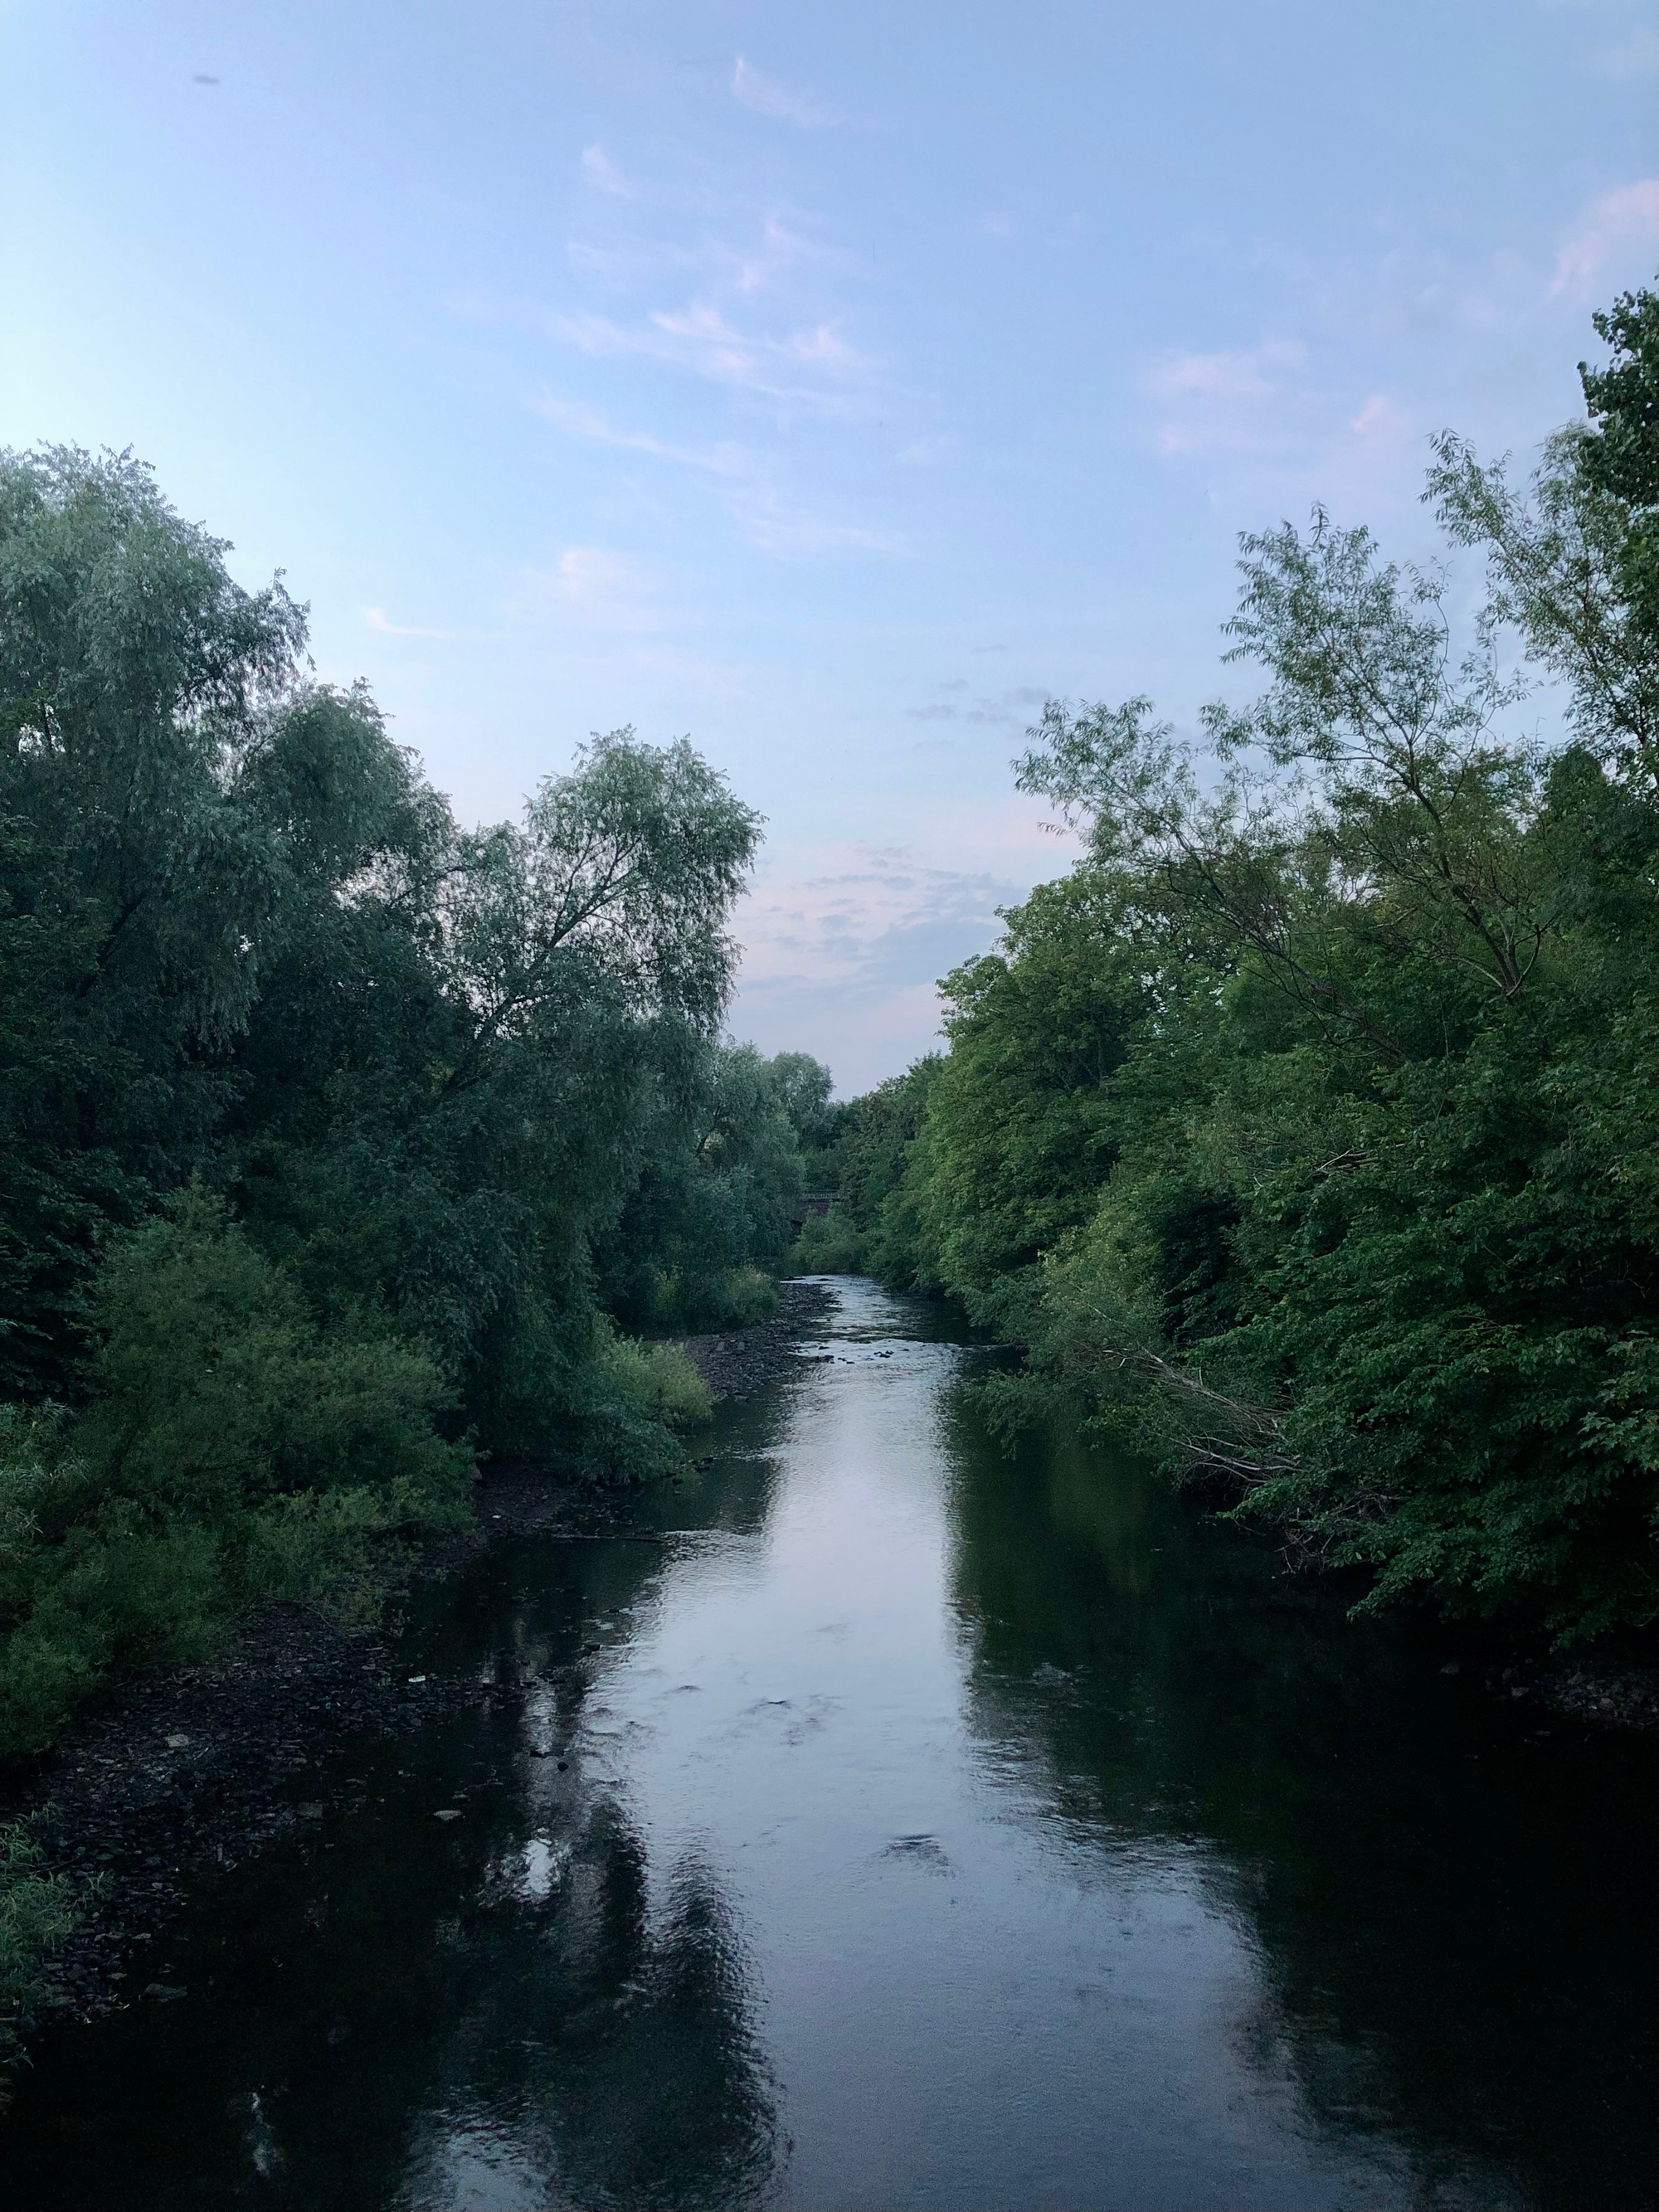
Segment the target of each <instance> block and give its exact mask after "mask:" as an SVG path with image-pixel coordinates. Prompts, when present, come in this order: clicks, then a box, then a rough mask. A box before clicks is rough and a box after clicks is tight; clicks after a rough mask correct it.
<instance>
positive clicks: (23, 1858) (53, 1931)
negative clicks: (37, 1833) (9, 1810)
mask: <svg viewBox="0 0 1659 2212" xmlns="http://www.w3.org/2000/svg"><path fill="white" fill-rule="evenodd" d="M40 1818H41V1815H40V1814H33V1816H31V1818H29V1819H27V1820H11V1821H8V1822H7V1823H6V1824H5V1825H4V1826H0V2054H3V2051H4V2047H5V2042H6V2039H7V2038H8V2037H9V2032H10V2027H11V2022H12V2021H15V2018H16V2016H17V2015H19V2014H20V2013H21V2014H25V2015H27V2012H28V2011H29V2009H30V2008H31V2007H32V2006H33V2005H35V2004H38V2003H39V2002H40V1998H41V1997H42V1996H44V1995H45V1993H46V1982H45V1977H44V1974H43V1972H42V1969H43V1967H44V1966H45V1964H46V1960H47V1959H48V1958H49V1957H50V1956H51V1954H52V1952H53V1951H54V1950H55V1949H56V1948H57V1947H58V1944H59V1943H61V1942H62V1941H63V1940H64V1936H66V1935H67V1934H68V1933H69V1930H70V1925H71V1922H72V1919H73V1915H72V1913H71V1911H70V1883H69V1881H68V1879H67V1877H66V1876H64V1875H60V1874H46V1873H45V1872H43V1871H42V1864H43V1861H44V1857H45V1854H44V1853H43V1852H42V1850H41V1848H40V1844H39V1843H38V1842H37V1841H36V1839H35V1837H34V1835H33V1832H32V1831H33V1828H34V1827H35V1826H37V1825H38V1823H39V1821H40Z"/></svg>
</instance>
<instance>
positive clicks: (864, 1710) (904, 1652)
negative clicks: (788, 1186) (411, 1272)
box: [407, 1287, 1507, 2208]
mask: <svg viewBox="0 0 1659 2212" xmlns="http://www.w3.org/2000/svg"><path fill="white" fill-rule="evenodd" d="M843 1295H844V1297H845V1298H846V1302H847V1303H846V1307H845V1309H844V1312H843V1317H842V1329H843V1330H844V1331H845V1332H846V1333H845V1334H838V1335H837V1336H836V1338H833V1339H829V1340H826V1346H825V1347H824V1348H827V1349H829V1350H830V1351H832V1352H833V1354H834V1357H833V1358H831V1359H830V1360H829V1361H825V1362H823V1363H822V1364H817V1365H815V1366H814V1367H812V1368H811V1370H809V1372H808V1373H807V1374H806V1375H805V1376H803V1378H802V1379H801V1382H800V1383H799V1385H798V1389H797V1395H796V1398H795V1401H794V1405H793V1412H792V1415H791V1418H790V1419H789V1420H788V1423H787V1428H786V1429H785V1431H784V1432H783V1433H782V1435H781V1437H780V1438H779V1439H778V1442H777V1444H776V1464H777V1469H778V1479H777V1480H776V1483H775V1487H774V1489H773V1492H772V1495H771V1499H770V1505H769V1511H768V1512H767V1514H766V1516H765V1519H764V1522H763V1526H762V1527H761V1528H760V1529H758V1530H757V1532H755V1533H754V1534H750V1535H748V1536H744V1535H741V1534H739V1535H732V1534H720V1535H711V1536H708V1537H688V1538H686V1539H683V1540H680V1541H677V1542H676V1543H674V1544H673V1545H672V1546H671V1550H670V1553H669V1555H668V1557H667V1558H666V1559H665V1562H664V1565H663V1568H662V1571H661V1572H660V1574H659V1576H658V1577H655V1579H654V1580H653V1583H651V1584H650V1585H649V1586H648V1589H647V1590H646V1591H642V1592H641V1595H640V1598H639V1599H638V1601H636V1605H635V1612H634V1613H633V1614H632V1616H631V1620H630V1621H629V1623H626V1624H624V1623H623V1622H621V1621H619V1620H614V1619H613V1626H615V1627H617V1628H623V1627H624V1626H626V1627H629V1628H631V1638H630V1640H629V1641H627V1642H625V1643H624V1642H619V1643H618V1644H617V1646H616V1647H615V1648H614V1650H613V1652H612V1654H611V1656H610V1658H609V1660H608V1662H607V1663H606V1665H605V1670H604V1672H603V1673H602V1674H600V1675H599V1679H598V1680H597V1681H596V1682H595V1685H594V1688H593V1691H592V1694H591V1696H590V1698H589V1699H588V1701H587V1703H586V1707H585V1709H584V1711H583V1714H582V1717H581V1722H580V1729H579V1733H578V1735H577V1736H576V1738H575V1747H574V1748H575V1751H576V1753H577V1755H578V1758H579V1760H580V1766H581V1768H582V1769H583V1770H584V1778H585V1781H586V1784H587V1786H589V1787H594V1786H598V1787H599V1788H601V1789H603V1790H605V1791H606V1792H608V1793H609V1794H611V1796H614V1799H615V1801H616V1802H617V1807H618V1810H619V1812H620V1813H621V1814H622V1817H623V1820H625V1821H626V1823H627V1825H628V1826H629V1829H630V1830H631V1831H632V1832H633V1833H634V1834H635V1836H637V1838H639V1839H640V1843H641V1849H642V1852H643V1857H644V1880H645V1883H646V1887H647V1897H648V1899H649V1905H648V1908H647V1917H648V1919H649V1921H650V1923H651V1924H652V1925H653V1927H657V1928H662V1927H665V1926H666V1924H667V1923H668V1922H669V1921H670V1920H671V1917H672V1913H673V1910H674V1898H673V1887H674V1882H675V1879H676V1869H680V1868H683V1867H684V1865H685V1864H686V1863H688V1861H689V1860H691V1859H695V1861H696V1863H698V1864H699V1865H700V1866H701V1867H702V1869H705V1870H706V1875H707V1879H708V1881H709V1883H710V1884H711V1885H712V1886H713V1887H714V1888H716V1889H717V1890H718V1891H719V1893H720V1897H721V1899H723V1901H724V1907H725V1909H726V1911H728V1912H729V1914H730V1916H731V1920H732V1942H734V1944H736V1945H737V1946H738V1948H740V1950H741V1954H742V1960H741V1964H742V1972H743V1978H744V1984H745V1987H744V1992H743V1996H742V2002H743V2003H744V2005H745V2006H747V2007H749V2008H753V2015H754V2026H755V2027H756V2029H757V2033H758V2035H759V2039H760V2041H761V2044H762V2045H763V2049H764V2054H765V2062H764V2063H765V2071H766V2073H767V2074H768V2075H769V2076H770V2078H771V2080H772V2081H773V2082H775V2085H776V2091H775V2094H776V2099H777V2109H778V2118H779V2124H780V2128H781V2134H782V2136H784V2137H785V2138H787V2144H788V2148H787V2153H786V2154H784V2155H783V2156H782V2158H781V2162H780V2166H779V2167H777V2168H775V2169H774V2172H773V2174H772V2176H771V2180H770V2186H769V2188H768V2189H767V2191H766V2194H767V2196H768V2197H769V2198H774V2197H775V2201H776V2202H778V2203H780V2204H781V2205H784V2206H796V2205H799V2206H802V2207H806V2208H823V2207H828V2206H837V2207H852V2206H866V2205H868V2206H876V2205H905V2206H918V2207H920V2206H934V2205H937V2206H940V2207H957V2208H961V2207H965V2206H971V2205H1015V2204H1022V2205H1024V2204H1030V2205H1042V2204H1055V2205H1060V2204H1071V2205H1088V2206H1105V2205H1135V2206H1144V2207H1151V2206H1157V2205H1170V2206H1193V2205H1196V2204H1200V2203H1225V2204H1228V2205H1231V2206H1240V2207H1243V2206H1249V2205H1261V2206H1264V2207H1266V2206H1273V2207H1291V2206H1300V2205H1310V2206H1311V2205H1327V2204H1332V2205H1336V2204H1342V2205H1346V2204H1354V2205H1364V2204H1372V2203H1400V2202H1402V2201H1406V2200H1413V2201H1419V2202H1422V2201H1426V2202H1443V2203H1452V2202H1462V2201H1468V2202H1474V2201H1476V2198H1477V2197H1478V2199H1479V2201H1480V2202H1482V2203H1487V2204H1492V2203H1498V2202H1501V2201H1504V2198H1505V2197H1506V2194H1507V2192H1506V2191H1503V2190H1502V2189H1500V2188H1498V2187H1497V2186H1495V2185H1494V2182H1493V2179H1492V2176H1490V2175H1486V2176H1484V2177H1482V2178H1481V2179H1480V2187H1479V2189H1478V2191H1476V2190H1472V2191H1471V2192H1470V2193H1469V2195H1468V2197H1465V2196H1464V2194H1463V2192H1462V2191H1461V2190H1459V2189H1458V2188H1457V2187H1456V2185H1455V2180H1454V2178H1453V2177H1452V2176H1451V2175H1449V2174H1444V2173H1443V2175H1442V2176H1441V2177H1440V2181H1439V2185H1438V2187H1436V2186H1434V2185H1430V2186H1429V2187H1428V2189H1427V2193H1426V2195H1421V2194H1419V2191H1421V2190H1422V2189H1423V2187H1424V2183H1425V2177H1424V2176H1423V2175H1422V2174H1420V2173H1419V2174H1418V2175H1417V2176H1416V2177H1415V2178H1413V2174H1412V2161H1411V2160H1409V2159H1408V2158H1407V2155H1406V2154H1405V2153H1404V2152H1403V2151H1402V2150H1401V2149H1400V2148H1397V2147H1396V2146H1395V2145H1394V2144H1392V2143H1391V2142H1389V2138H1388V2136H1387V2135H1386V2134H1377V2133H1376V2132H1374V2131H1373V2132H1371V2133H1369V2134H1367V2135H1364V2136H1360V2135H1357V2134H1355V2133H1353V2132H1352V2131H1347V2130H1340V2129H1337V2128H1333V2127H1329V2126H1320V2125H1316V2124H1315V2123H1314V2121H1313V2119H1312V2118H1311V2117H1310V2112H1309V2111H1308V2109H1307V2107H1306V2106H1305V2103H1304V2100H1303V2098H1302V2096H1301V2093H1300V2091H1299V2088H1298V2087H1297V2081H1296V2077H1295V2075H1294V2073H1293V2071H1292V2069H1291V2065H1290V2064H1289V2063H1288V2062H1287V2060H1286V2057H1285V2053H1284V2052H1283V2051H1282V2050H1281V2049H1280V2047H1279V2041H1278V2039H1277V2038H1276V2036H1275V2033H1274V2032H1273V2025H1272V2017H1271V2008H1270V2007H1269V2005H1268V2003H1267V1993H1266V1990H1265V1986H1264V1977H1263V1972H1262V1966H1261V1960H1260V1957H1259V1955H1258V1951H1257V1948H1256V1946H1255V1942H1254V1940H1253V1937H1252V1935H1251V1932H1250V1929H1249V1922H1248V1919H1243V1918H1241V1917H1240V1915H1239V1914H1238V1912H1237V1911H1236V1910H1235V1908H1234V1907H1233V1905H1231V1903H1230V1902H1229V1899H1228V1884H1227V1882H1226V1881H1225V1879H1224V1880H1219V1881H1218V1880H1217V1879H1216V1878H1215V1876H1216V1873H1217V1869H1216V1866H1215V1863H1214V1861H1215V1854H1214V1852H1213V1850H1212V1848H1211V1847H1209V1846H1206V1844H1202V1843H1201V1842H1198V1841H1194V1840H1189V1839H1170V1838H1159V1837H1158V1836H1157V1835H1156V1834H1149V1833H1147V1832H1146V1829H1145V1826H1144V1825H1142V1824H1139V1823H1137V1824H1135V1825H1136V1826H1138V1827H1139V1832H1128V1831H1126V1830H1123V1829H1118V1828H1115V1827H1114V1826H1113V1825H1112V1824H1111V1823H1110V1822H1109V1821H1107V1820H1103V1819H1096V1820H1090V1819H1088V1818H1086V1817H1085V1818H1082V1819H1079V1818H1077V1817H1074V1816H1073V1817H1063V1816H1061V1815H1060V1814H1058V1813H1057V1812H1056V1807H1055V1800H1056V1796H1057V1792H1056V1788H1055V1784H1054V1775H1053V1774H1052V1772H1051V1771H1050V1765H1049V1761H1048V1756H1047V1753H1046V1752H1045V1750H1044V1748H1043V1745H1042V1735H1041V1732H1040V1730H1038V1729H1034V1728H1033V1727H1032V1726H1031V1725H1030V1721H1031V1715H1030V1711H1029V1708H1030V1705H1031V1704H1032V1703H1033V1701H1036V1702H1039V1703H1040V1702H1041V1701H1042V1699H1044V1698H1045V1697H1047V1696H1050V1695H1063V1694H1064V1689H1063V1685H1064V1682H1065V1681H1066V1680H1069V1677H1066V1676H1065V1675H1064V1674H1063V1673H1062V1670H1060V1669H1056V1668H1048V1667H1043V1666H1040V1667H1039V1668H1038V1669H1037V1670H1036V1672H1037V1677H1038V1679H1037V1680H1036V1682H1035V1684H1033V1683H1032V1682H1030V1680H1022V1681H1020V1682H1018V1683H1012V1684H1009V1685H1007V1686H1006V1695H1004V1696H1003V1697H1002V1698H1001V1699H1000V1702H999V1694H998V1691H999V1686H998V1685H997V1683H996V1681H995V1680H994V1678H993V1679H992V1680H989V1681H988V1682H987V1680H985V1679H983V1676H982V1670H981V1679H980V1680H977V1681H975V1679H974V1675H973V1646H974V1642H975V1638H974V1637H973V1635H972V1634H971V1633H965V1632H964V1629H963V1622H962V1620H961V1618H960V1617H959V1614H958V1612H957V1607H956V1603H955V1596H954V1593H953V1589H952V1571H953V1559H952V1531H951V1522H950V1518H949V1515H948V1510H947V1505H948V1498H949V1491H950V1483H949V1479H948V1466H947V1462H946V1458H945V1450H944V1446H945V1420H944V1416H943V1413H942V1409H941V1404H940V1391H941V1385H942V1384H943V1383H945V1380H946V1379H947V1378H948V1377H949V1376H950V1375H951V1372H952V1370H953V1368H954V1367H955V1366H956V1364H957V1360H958V1358H959V1355H957V1353H955V1352H953V1351H951V1349H950V1348H949V1347H947V1346H939V1345H932V1344H921V1343H915V1342H908V1341H899V1342H894V1341H892V1340H890V1339H889V1340H886V1341H883V1340H882V1339H881V1337H880V1335H879V1334H878V1332H879V1331H881V1330H882V1329H883V1328H885V1327H890V1326H893V1325H895V1324H896V1325H898V1326H902V1316H899V1315H897V1314H894V1315H893V1316H892V1318H891V1320H890V1319H889V1309H888V1307H887V1302H885V1301H884V1300H882V1299H880V1297H879V1296H878V1294H877V1293H876V1292H874V1291H873V1290H870V1289H866V1288H858V1289H853V1288H850V1287H849V1288H848V1290H847V1291H845V1292H844V1294H843ZM1049 1676H1052V1677H1054V1680H1052V1681H1050V1680H1048V1679H1046V1678H1047V1677H1049ZM548 1725H549V1723H548V1717H547V1715H546V1714H545V1713H542V1712H538V1711H533V1710H532V1712H531V1714H530V1715H529V1717H528V1718H527V1722H526V1727H527V1729H528V1731H529V1732H530V1734H531V1735H532V1737H534V1736H535V1735H537V1733H538V1731H539V1732H541V1734H542V1735H545V1734H546V1731H547V1728H548ZM561 1780H562V1778H560V1777H558V1776H557V1775H556V1771H552V1772H548V1771H545V1763H544V1762H536V1763H535V1765H532V1770H531V1773H530V1776H529V1777H528V1781H529V1786H530V1788H531V1789H532V1790H536V1789H538V1788H540V1789H543V1790H546V1791H548V1792H549V1794H550V1795H551V1794H555V1792H554V1785H555V1784H556V1782H558V1781H561ZM561 1794H562V1793H561ZM1058 1794H1060V1795H1062V1796H1063V1792H1060V1793H1058ZM562 1848H563V1849H565V1850H566V1852H567V1856H566V1857H565V1858H564V1859H563V1860H561V1858H560V1852H561V1850H562ZM570 1872H571V1869H570V1865H569V1861H568V1847H562V1846H561V1844H560V1843H559V1841H558V1838H557V1837H556V1835H555V1834H554V1833H553V1832H551V1829H550V1832H549V1833H548V1834H547V1835H546V1836H545V1837H543V1838H532V1840H531V1841H530V1842H529V1843H528V1844H526V1846H525V1847H524V1849H523V1850H522V1853H521V1855H520V1862H519V1868H518V1871H517V1874H516V1876H515V1879H516V1880H517V1881H518V1882H519V1883H520V1886H521V1887H523V1888H524V1889H525V1890H526V1892H527V1893H531V1894H539V1895H542V1896H545V1895H546V1894H547V1893H548V1890H549V1888H550V1886H551V1885H552V1884H553V1883H554V1881H556V1879H565V1880H568V1879H569V1878H570ZM502 2117H503V2116H501V2115H499V2114H498V2115H497V2116H496V2120H497V2132H496V2133H495V2135H494V2136H492V2137H491V2139H490V2143H489V2148H487V2149H486V2148H481V2147H480V2145H479V2144H478V2142H477V2140H476V2138H475V2137H474V2136H472V2135H470V2134H469V2133H468V2131H467V2129H466V2126H465V2124H463V2125H461V2126H460V2127H458V2128H457V2129H456V2130H454V2131H453V2133H451V2134H448V2135H443V2136H441V2139H440V2140H439V2141H438V2142H435V2143H434V2144H432V2145H431V2146H430V2147H428V2148H423V2149H422V2151H421V2152H420V2153H419V2154H418V2155H417V2157H416V2171H417V2172H418V2173H419V2174H420V2176H421V2178H420V2179H419V2180H417V2181H416V2182H415V2183H414V2185H413V2186H412V2189H411V2193H410V2197H409V2199H408V2200H407V2201H408V2202H409V2203H411V2204H412V2205H419V2206H422V2207H433V2208H436V2207H439V2206H443V2207H446V2208H450V2207H459V2206H462V2205H465V2206H468V2207H473V2206H478V2207H483V2206H495V2205H501V2206H507V2205H509V2204H512V2203H520V2202H526V2201H529V2200H527V2199H526V2198H525V2197H523V2195H522V2191H523V2188H524V2186H525V2181H524V2178H523V2177H524V2175H525V2173H526V2172H528V2171H530V2170H532V2168H534V2169H536V2170H539V2171H540V2172H542V2173H543V2174H544V2175H546V2174H547V2172H548V2170H549V2169H548V2166H547V2165H546V2164H545V2163H544V2162H543V2161H544V2159H545V2157H546V2153H547V2146H545V2145H543V2146H539V2147H538V2151H536V2152H532V2154H531V2159H530V2165H529V2166H517V2165H516V2160H515V2154H513V2150H512V2148H511V2147H510V2141H503V2139H502V2138H503V2132H504V2133H505V2135H506V2136H507V2137H508V2138H509V2139H510V2137H511V2135H512V2132H513V2130H512V2129H511V2128H510V2127H509V2128H507V2130H505V2131H502V2130H501V2129H500V2121H501V2118H502ZM458 2118H459V2115H458ZM526 2118H528V2116H526ZM420 2132H422V2134H424V2132H425V2130H422V2131H420ZM530 2132H531V2133H532V2134H533V2133H535V2132H536V2130H535V2128H534V2125H533V2123H532V2124H531V2127H530ZM491 2159H505V2160H506V2161H507V2162H506V2164H505V2165H503V2166H501V2170H500V2176H499V2179H497V2178H495V2170H494V2169H493V2168H489V2170H488V2171H487V2170H486V2169H487V2168H488V2162H489V2160H491ZM554 2164H555V2168H556V2164H557V2161H556V2160H555V2161H554ZM755 2178H756V2179H758V2177H755ZM1469 2179H1470V2181H1471V2182H1473V2181H1474V2176H1470V2177H1469ZM541 2186H542V2187H543V2188H544V2189H545V2186H546V2184H545V2182H544V2183H543V2184H542V2185H541ZM515 2190H516V2191H520V2195H518V2196H515V2195H514V2193H513V2192H514V2191H515ZM536 2201H538V2202H539V2201H544V2199H541V2198H538V2199H537V2200H536Z"/></svg>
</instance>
